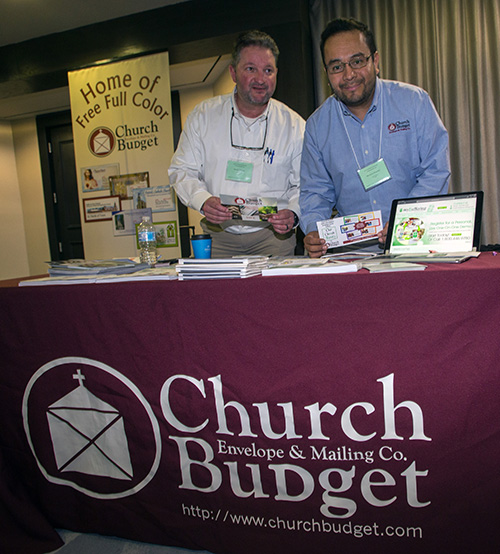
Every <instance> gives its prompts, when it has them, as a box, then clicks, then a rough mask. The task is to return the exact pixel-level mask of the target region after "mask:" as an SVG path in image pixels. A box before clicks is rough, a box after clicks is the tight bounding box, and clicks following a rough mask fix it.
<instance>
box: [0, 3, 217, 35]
mask: <svg viewBox="0 0 500 554" xmlns="http://www.w3.org/2000/svg"><path fill="white" fill-rule="evenodd" d="M186 1H187V0H0V13H1V14H2V15H1V17H0V46H6V45H7V44H14V43H16V42H23V41H25V40H29V39H32V38H37V37H42V36H45V35H51V34H52V33H60V32H62V31H69V30H70V29H76V28H77V27H84V26H85V25H91V24H93V23H100V22H101V21H108V20H109V19H116V18H117V17H123V16H126V15H132V14H134V13H139V12H145V11H148V10H154V9H156V8H162V7H164V6H168V5H171V4H180V3H181V2H186ZM205 1H207V0H205Z"/></svg>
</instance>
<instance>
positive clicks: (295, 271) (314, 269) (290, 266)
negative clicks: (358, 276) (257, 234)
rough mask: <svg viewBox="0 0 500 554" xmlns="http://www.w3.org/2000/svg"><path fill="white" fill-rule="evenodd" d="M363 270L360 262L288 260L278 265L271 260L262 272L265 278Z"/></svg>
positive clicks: (307, 259)
mask: <svg viewBox="0 0 500 554" xmlns="http://www.w3.org/2000/svg"><path fill="white" fill-rule="evenodd" d="M358 269H361V262H359V261H348V262H344V261H339V260H332V259H330V258H286V259H283V260H280V261H277V262H276V263H274V262H273V259H271V261H270V263H269V267H268V268H267V269H264V270H263V271H262V275H263V276H264V277H270V276H272V275H324V274H330V273H351V272H354V271H358Z"/></svg>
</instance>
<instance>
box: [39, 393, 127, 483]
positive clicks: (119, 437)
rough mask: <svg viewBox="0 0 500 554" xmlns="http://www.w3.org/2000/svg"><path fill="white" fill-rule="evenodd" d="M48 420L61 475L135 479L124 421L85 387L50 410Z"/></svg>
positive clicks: (58, 402)
mask: <svg viewBox="0 0 500 554" xmlns="http://www.w3.org/2000/svg"><path fill="white" fill-rule="evenodd" d="M47 420H48V423H49V429H50V435H51V438H52V447H53V450H54V456H55V460H56V464H57V468H58V469H59V471H76V472H79V473H85V474H88V475H99V476H103V477H111V478H113V479H123V480H130V479H132V477H133V469H132V463H131V461H130V452H129V449H128V441H127V436H126V433H125V427H124V422H123V417H122V416H121V415H120V413H119V412H118V411H117V410H116V409H115V408H113V406H111V405H110V404H108V403H106V402H104V401H102V400H100V399H99V398H97V396H95V395H94V394H92V393H91V392H90V391H89V390H88V389H87V388H86V387H85V386H83V384H80V386H78V387H77V388H76V389H74V390H73V391H72V392H70V393H69V394H67V395H66V396H64V397H63V398H61V399H60V400H58V401H57V402H54V404H52V405H51V406H49V408H48V410H47Z"/></svg>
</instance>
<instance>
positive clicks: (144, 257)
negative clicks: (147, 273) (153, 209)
mask: <svg viewBox="0 0 500 554" xmlns="http://www.w3.org/2000/svg"><path fill="white" fill-rule="evenodd" d="M137 234H138V237H139V248H140V250H141V253H140V260H141V263H142V264H148V265H149V267H154V266H155V264H156V231H155V227H154V225H153V223H152V222H151V218H150V217H149V216H147V215H145V216H143V217H142V221H141V222H140V223H139V227H138V229H137Z"/></svg>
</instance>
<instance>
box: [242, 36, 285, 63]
mask: <svg viewBox="0 0 500 554" xmlns="http://www.w3.org/2000/svg"><path fill="white" fill-rule="evenodd" d="M247 46H260V47H261V48H269V50H271V53H272V55H273V56H274V61H275V62H276V65H278V56H279V55H280V51H279V49H278V45H277V44H276V43H275V42H274V39H273V38H271V37H270V36H269V35H268V34H267V33H263V32H262V31H256V30H254V31H246V32H245V33H241V35H240V36H239V37H238V38H237V39H236V42H235V43H234V47H233V53H232V58H231V65H232V66H233V67H236V66H237V65H238V62H239V61H240V56H241V51H242V50H243V48H246V47H247Z"/></svg>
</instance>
